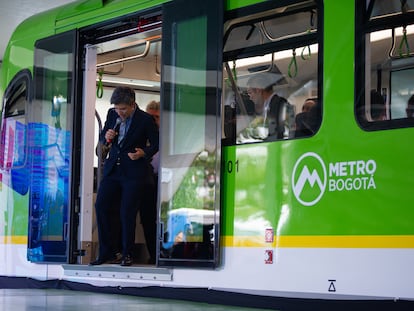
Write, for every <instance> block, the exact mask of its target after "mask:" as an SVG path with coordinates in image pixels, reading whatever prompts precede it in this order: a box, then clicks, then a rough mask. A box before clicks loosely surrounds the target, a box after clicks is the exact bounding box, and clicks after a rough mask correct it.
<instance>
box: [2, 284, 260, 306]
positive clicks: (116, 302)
mask: <svg viewBox="0 0 414 311" xmlns="http://www.w3.org/2000/svg"><path fill="white" fill-rule="evenodd" d="M0 310H1V311H9V310H10V311H43V310H47V311H69V310H76V311H95V310H99V311H112V310H113V311H115V310H116V311H124V310H126V311H128V310H134V311H137V310H139V311H147V310H151V311H153V310H156V311H189V310H202V311H204V310H206V311H221V310H237V311H247V310H257V309H250V308H240V307H233V306H220V305H213V304H206V303H194V302H188V301H178V300H168V299H155V298H143V297H136V296H126V295H109V294H97V293H90V292H80V291H71V290H60V289H0Z"/></svg>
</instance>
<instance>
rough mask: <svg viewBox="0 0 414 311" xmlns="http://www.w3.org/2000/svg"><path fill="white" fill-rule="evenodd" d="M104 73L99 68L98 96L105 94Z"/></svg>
mask: <svg viewBox="0 0 414 311" xmlns="http://www.w3.org/2000/svg"><path fill="white" fill-rule="evenodd" d="M102 75H103V70H98V76H99V78H98V82H97V85H96V97H98V98H102V96H103V83H102Z"/></svg>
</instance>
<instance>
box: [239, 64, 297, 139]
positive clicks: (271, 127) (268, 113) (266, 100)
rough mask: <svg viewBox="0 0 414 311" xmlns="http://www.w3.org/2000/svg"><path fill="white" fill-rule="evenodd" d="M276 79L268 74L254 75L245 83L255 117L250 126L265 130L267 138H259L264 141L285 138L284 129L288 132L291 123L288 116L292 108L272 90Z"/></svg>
mask: <svg viewBox="0 0 414 311" xmlns="http://www.w3.org/2000/svg"><path fill="white" fill-rule="evenodd" d="M278 79H279V77H277V76H276V77H275V75H274V74H272V73H271V72H268V73H259V74H256V75H254V76H252V77H251V78H250V79H249V80H248V81H247V87H248V88H247V94H248V95H249V98H250V100H251V101H252V102H253V103H254V108H255V115H256V118H255V119H254V120H253V121H252V125H253V127H258V126H263V127H265V128H266V132H267V133H266V134H267V137H261V138H262V139H264V141H272V140H276V139H281V138H285V137H284V136H285V131H286V128H287V129H288V130H289V127H290V126H291V124H289V123H291V122H292V120H290V119H291V118H292V116H290V114H291V111H293V108H292V107H291V105H290V104H289V103H288V102H287V101H286V99H285V98H283V97H280V96H278V95H277V94H276V92H275V91H274V90H273V86H274V85H275V84H276V83H277V81H278ZM259 136H260V135H259Z"/></svg>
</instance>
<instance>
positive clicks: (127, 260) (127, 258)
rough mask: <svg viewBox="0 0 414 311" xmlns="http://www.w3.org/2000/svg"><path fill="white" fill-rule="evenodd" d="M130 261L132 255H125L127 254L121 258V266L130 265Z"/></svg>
mask: <svg viewBox="0 0 414 311" xmlns="http://www.w3.org/2000/svg"><path fill="white" fill-rule="evenodd" d="M132 262H133V260H132V257H131V256H129V255H127V256H125V257H123V258H122V260H121V266H123V267H127V266H131V265H132Z"/></svg>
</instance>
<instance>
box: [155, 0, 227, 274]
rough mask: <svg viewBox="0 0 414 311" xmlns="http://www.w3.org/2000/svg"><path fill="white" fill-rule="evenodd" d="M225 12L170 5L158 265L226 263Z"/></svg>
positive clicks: (195, 4) (215, 5)
mask: <svg viewBox="0 0 414 311" xmlns="http://www.w3.org/2000/svg"><path fill="white" fill-rule="evenodd" d="M222 6H223V1H221V0H215V1H205V0H197V1H195V0H177V1H172V2H169V3H167V4H165V5H164V7H163V34H162V36H163V40H162V46H163V47H162V55H163V57H162V61H163V65H162V71H161V72H162V84H161V85H162V90H161V103H162V115H161V132H160V133H161V135H160V142H161V144H160V146H161V147H160V152H161V164H160V166H161V174H160V179H159V197H158V198H159V205H158V206H160V207H161V208H160V210H159V232H160V236H159V243H158V254H159V255H158V265H159V266H192V267H194V266H200V267H216V266H217V265H218V261H219V252H218V250H219V240H220V239H219V236H220V235H219V227H220V221H219V219H220V213H219V211H220V194H219V189H220V186H219V180H220V148H221V144H220V140H221V125H220V124H221V122H220V97H221V83H222V29H223V7H222Z"/></svg>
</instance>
